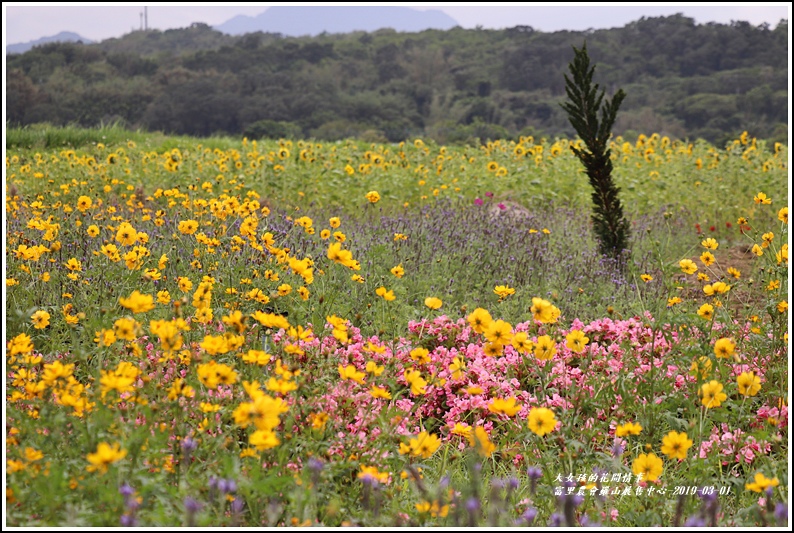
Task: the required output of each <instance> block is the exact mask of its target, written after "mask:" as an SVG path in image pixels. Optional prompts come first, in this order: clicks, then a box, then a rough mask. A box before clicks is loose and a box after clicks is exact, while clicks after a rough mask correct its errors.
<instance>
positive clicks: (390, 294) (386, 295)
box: [375, 287, 396, 302]
mask: <svg viewBox="0 0 794 533" xmlns="http://www.w3.org/2000/svg"><path fill="white" fill-rule="evenodd" d="M375 294H377V295H378V296H380V297H382V298H383V299H384V300H386V301H387V302H391V301H392V300H394V299H395V298H396V297H395V296H394V291H388V290H386V287H378V288H377V289H375Z"/></svg>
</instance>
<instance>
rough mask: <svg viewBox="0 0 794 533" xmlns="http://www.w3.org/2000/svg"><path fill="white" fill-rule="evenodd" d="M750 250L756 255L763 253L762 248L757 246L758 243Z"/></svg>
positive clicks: (759, 255)
mask: <svg viewBox="0 0 794 533" xmlns="http://www.w3.org/2000/svg"><path fill="white" fill-rule="evenodd" d="M750 251H751V252H753V254H755V255H756V256H758V257H761V256H762V255H764V250H763V249H762V248H761V247H760V246H758V244H754V245H753V248H752V250H750Z"/></svg>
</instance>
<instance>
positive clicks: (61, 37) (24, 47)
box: [6, 31, 94, 54]
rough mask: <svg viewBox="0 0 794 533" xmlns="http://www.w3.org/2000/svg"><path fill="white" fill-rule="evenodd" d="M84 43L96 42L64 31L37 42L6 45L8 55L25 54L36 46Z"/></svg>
mask: <svg viewBox="0 0 794 533" xmlns="http://www.w3.org/2000/svg"><path fill="white" fill-rule="evenodd" d="M76 42H83V43H84V44H92V43H93V42H94V41H92V40H91V39H86V38H85V37H83V36H82V35H78V34H76V33H74V32H71V31H62V32H60V33H58V34H56V35H51V36H49V37H42V38H41V39H36V40H35V41H28V42H26V43H14V44H9V45H6V54H24V53H25V52H27V51H28V50H30V49H32V48H33V47H34V46H39V45H42V44H47V43H76Z"/></svg>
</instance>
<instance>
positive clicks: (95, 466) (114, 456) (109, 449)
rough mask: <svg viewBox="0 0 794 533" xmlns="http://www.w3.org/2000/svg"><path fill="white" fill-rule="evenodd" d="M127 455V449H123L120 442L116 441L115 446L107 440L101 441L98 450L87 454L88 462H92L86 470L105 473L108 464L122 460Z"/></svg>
mask: <svg viewBox="0 0 794 533" xmlns="http://www.w3.org/2000/svg"><path fill="white" fill-rule="evenodd" d="M126 456H127V450H123V449H121V445H120V444H119V443H114V444H113V446H110V445H109V444H107V443H105V442H100V443H99V445H98V446H97V450H96V452H94V453H89V454H88V455H87V456H86V459H88V462H89V463H91V464H90V465H89V466H88V467H86V470H88V471H89V472H97V471H98V472H100V473H101V474H104V473H105V472H107V471H108V466H110V465H111V464H112V463H115V462H117V461H121V460H122V459H124V457H126Z"/></svg>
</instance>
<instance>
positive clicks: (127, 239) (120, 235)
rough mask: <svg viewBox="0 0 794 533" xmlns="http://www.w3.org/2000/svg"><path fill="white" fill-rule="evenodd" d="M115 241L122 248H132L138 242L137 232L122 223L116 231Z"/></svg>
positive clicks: (130, 226)
mask: <svg viewBox="0 0 794 533" xmlns="http://www.w3.org/2000/svg"><path fill="white" fill-rule="evenodd" d="M116 241H118V242H120V243H121V244H123V245H124V246H132V245H133V244H135V243H136V242H137V241H138V232H137V231H135V228H133V227H132V225H131V224H129V223H128V222H122V223H121V224H119V227H118V230H117V231H116Z"/></svg>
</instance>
